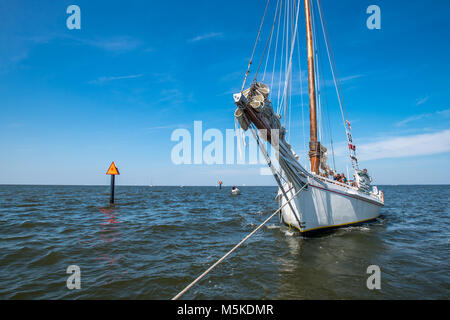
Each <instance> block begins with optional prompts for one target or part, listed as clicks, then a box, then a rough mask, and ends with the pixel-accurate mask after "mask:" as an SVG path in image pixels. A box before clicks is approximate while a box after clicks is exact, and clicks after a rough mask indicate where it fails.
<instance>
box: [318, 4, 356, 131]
mask: <svg viewBox="0 0 450 320" xmlns="http://www.w3.org/2000/svg"><path fill="white" fill-rule="evenodd" d="M317 3H318V7H319V15H320V22H321V24H322V31H323V34H324V38H325V46H326V48H327V54H328V61H329V63H330V67H331V73H332V75H333V81H334V85H335V88H336V94H337V97H338V101H339V107H340V108H341V114H342V121H343V124H344V128H345V132H346V133H347V132H348V131H347V124H346V123H345V118H346V112H345V113H344V109H343V101H342V99H341V94H340V91H341V90H340V85H338V83H337V80H336V75H337V74H335V70H334V67H333V65H334V64H333V62H334V56H333V54H331V56H330V47H329V44H328V31H327V28H326V25H325V23H324V20H323V17H322V9H321V5H320V1H319V0H317ZM332 58H333V59H332ZM332 61H333V62H332ZM344 108H345V106H344ZM347 140H348V135H347Z"/></svg>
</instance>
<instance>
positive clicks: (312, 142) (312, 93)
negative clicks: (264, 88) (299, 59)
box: [305, 0, 320, 174]
mask: <svg viewBox="0 0 450 320" xmlns="http://www.w3.org/2000/svg"><path fill="white" fill-rule="evenodd" d="M305 16H306V19H305V21H306V40H307V44H308V85H309V128H310V129H309V130H310V138H309V159H310V161H311V171H312V172H314V173H317V174H318V173H319V162H320V142H319V141H317V117H316V90H315V85H314V83H315V82H314V81H315V79H314V50H313V42H312V31H311V11H310V6H309V0H305Z"/></svg>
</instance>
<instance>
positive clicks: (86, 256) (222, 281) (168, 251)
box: [0, 186, 450, 299]
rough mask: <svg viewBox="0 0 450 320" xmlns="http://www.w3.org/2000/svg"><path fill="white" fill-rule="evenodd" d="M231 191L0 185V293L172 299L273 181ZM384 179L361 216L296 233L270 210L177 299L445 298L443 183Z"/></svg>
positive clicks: (231, 239) (228, 243)
mask: <svg viewBox="0 0 450 320" xmlns="http://www.w3.org/2000/svg"><path fill="white" fill-rule="evenodd" d="M240 189H241V191H242V194H241V196H239V197H233V196H231V195H230V192H229V190H228V189H227V188H223V190H219V189H218V188H215V187H195V188H194V187H184V188H178V187H152V188H150V187H122V186H118V187H117V189H116V204H115V205H114V206H106V204H107V203H108V200H109V197H108V190H109V188H108V186H105V187H98V186H96V187H94V186H79V187H76V186H0V203H1V205H0V239H2V240H1V243H2V250H1V251H0V298H1V299H94V298H97V299H123V298H130V299H169V298H171V297H172V296H173V295H175V294H176V293H177V292H179V291H180V290H181V289H183V288H184V287H185V286H186V285H187V284H188V283H190V282H191V281H192V280H193V279H195V278H196V277H197V276H198V275H199V274H200V273H202V272H203V271H204V270H205V269H206V268H207V267H208V266H210V265H211V264H212V263H214V262H215V261H216V260H217V259H218V258H220V257H221V256H222V255H223V254H225V253H226V252H227V251H228V250H230V249H231V248H232V247H233V246H234V245H235V244H236V243H238V242H239V241H240V240H241V239H242V238H243V237H244V236H245V235H247V234H248V233H249V232H251V231H252V230H253V229H254V228H255V227H256V226H257V225H259V224H260V223H261V222H262V221H263V220H264V219H265V218H266V217H267V216H268V215H269V214H271V213H272V212H273V211H275V210H276V209H277V205H276V202H275V200H273V199H274V197H275V195H276V192H277V189H276V188H274V187H242V188H240ZM382 189H383V190H384V191H385V200H386V206H385V207H384V208H383V209H382V214H383V215H384V217H382V218H380V219H379V220H378V221H377V222H375V223H372V224H369V225H364V226H358V227H350V228H345V229H339V230H337V231H334V232H331V233H328V234H325V235H323V236H321V237H316V238H307V239H303V238H301V237H299V236H298V234H297V233H295V232H294V231H293V230H289V228H288V227H285V226H280V224H279V222H278V219H277V218H274V219H273V220H272V221H271V222H269V224H268V225H267V226H265V227H264V228H262V229H261V230H260V231H258V232H257V233H256V234H255V235H254V236H252V237H251V238H250V239H249V240H248V242H246V243H245V244H244V245H243V246H242V247H240V248H239V250H237V251H236V252H235V253H233V254H232V255H231V256H230V257H229V258H228V259H227V260H225V262H224V263H223V264H221V265H219V266H218V267H217V268H216V269H214V271H213V272H211V273H210V274H209V275H208V277H207V278H206V279H204V280H203V281H201V282H200V283H199V284H198V285H196V286H195V287H194V288H193V289H192V290H191V291H189V292H188V293H187V294H186V295H185V296H184V298H186V299H392V298H399V299H418V298H419V299H421V298H444V299H448V296H449V293H450V285H449V284H450V278H449V274H450V272H449V271H450V270H449V265H450V255H449V245H448V243H449V242H448V241H449V240H448V239H449V230H450V229H449V228H450V227H449V226H450V221H449V220H450V212H449V207H448V199H449V196H450V187H449V186H395V187H389V186H386V187H383V188H382ZM72 264H75V265H78V266H80V268H81V290H68V289H67V287H66V280H67V277H68V275H67V274H66V273H65V271H66V268H67V266H69V265H72ZM369 265H378V266H380V268H381V274H382V275H381V290H373V291H372V290H368V289H367V287H366V280H367V277H368V276H369V275H368V274H367V273H366V271H367V267H368V266H369Z"/></svg>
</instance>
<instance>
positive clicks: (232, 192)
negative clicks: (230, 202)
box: [231, 187, 241, 196]
mask: <svg viewBox="0 0 450 320" xmlns="http://www.w3.org/2000/svg"><path fill="white" fill-rule="evenodd" d="M231 194H232V195H236V196H237V195H239V194H241V190H239V189H238V188H236V187H233V188H231Z"/></svg>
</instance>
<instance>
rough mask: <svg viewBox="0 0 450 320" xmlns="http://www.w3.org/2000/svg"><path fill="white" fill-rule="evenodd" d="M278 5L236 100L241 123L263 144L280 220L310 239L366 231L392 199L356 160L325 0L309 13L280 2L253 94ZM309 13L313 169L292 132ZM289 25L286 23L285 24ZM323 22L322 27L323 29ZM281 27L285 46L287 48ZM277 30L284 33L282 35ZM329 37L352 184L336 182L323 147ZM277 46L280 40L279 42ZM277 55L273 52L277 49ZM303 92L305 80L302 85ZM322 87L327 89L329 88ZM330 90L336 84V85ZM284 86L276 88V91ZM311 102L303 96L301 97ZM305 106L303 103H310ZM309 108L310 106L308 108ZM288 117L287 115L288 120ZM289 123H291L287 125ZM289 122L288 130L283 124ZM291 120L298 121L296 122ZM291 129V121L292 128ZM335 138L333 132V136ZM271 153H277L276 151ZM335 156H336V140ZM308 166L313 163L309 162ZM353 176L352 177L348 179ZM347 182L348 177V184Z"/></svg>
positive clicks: (293, 2) (287, 0)
mask: <svg viewBox="0 0 450 320" xmlns="http://www.w3.org/2000/svg"><path fill="white" fill-rule="evenodd" d="M269 3H270V0H268V2H267V4H266V7H265V11H264V15H263V18H262V21H261V25H260V28H259V31H258V35H257V38H256V41H255V45H254V47H253V53H252V56H251V58H250V61H249V64H248V68H247V72H246V73H245V77H244V82H243V85H242V88H241V91H240V92H238V93H236V94H234V95H233V99H234V102H235V104H236V106H237V109H236V111H235V114H234V115H235V118H236V122H237V123H238V126H239V127H240V130H244V131H247V130H249V131H251V133H252V135H253V138H254V139H256V141H257V143H258V146H259V148H260V151H261V153H262V154H263V155H264V157H265V159H266V161H267V164H268V166H269V168H270V169H271V172H272V174H273V176H274V178H275V181H276V182H277V185H278V194H277V197H276V199H277V201H278V204H279V205H280V206H282V210H281V211H280V220H281V221H282V222H283V223H284V224H286V225H288V226H290V227H294V228H296V229H297V230H298V231H299V232H300V233H301V234H302V235H305V236H308V235H311V234H314V233H317V232H322V231H324V230H329V229H332V228H337V227H343V226H349V225H355V224H360V223H366V222H369V221H373V220H375V219H377V218H378V217H379V215H380V209H381V208H382V207H383V206H384V194H383V192H382V191H381V190H378V188H377V187H376V186H372V185H371V181H372V179H371V177H370V176H369V174H368V172H367V170H366V169H363V170H361V169H360V167H359V163H358V159H357V157H356V146H355V144H354V143H353V139H352V134H351V124H350V121H349V120H348V117H347V115H346V111H345V105H344V103H343V99H342V90H341V85H340V80H339V77H338V75H337V71H336V65H335V62H334V55H333V53H332V51H331V46H330V42H329V39H328V31H327V28H326V24H325V21H324V19H323V18H324V17H323V11H322V6H321V3H320V0H315V1H314V0H304V8H301V3H302V1H301V0H278V2H277V5H276V9H275V14H274V19H273V24H272V27H271V31H270V35H269V36H268V38H267V41H266V44H265V47H264V50H263V53H262V57H261V60H260V63H259V66H258V69H257V71H256V75H255V78H254V80H253V82H252V83H251V84H250V86H249V87H248V88H246V86H245V85H246V81H247V78H248V75H249V73H250V68H251V66H252V63H253V58H254V54H255V49H256V47H257V45H258V43H264V42H263V41H261V32H262V27H263V24H264V20H265V17H266V16H267V13H268V8H269ZM303 9H304V12H305V25H306V28H305V29H306V30H305V31H306V45H307V46H306V47H307V50H306V51H307V65H308V77H307V78H308V97H309V127H310V128H309V129H310V135H309V146H308V147H309V148H307V147H306V143H305V149H306V150H307V151H308V152H307V155H306V152H305V160H306V159H307V158H308V157H309V168H307V165H306V164H305V165H302V164H301V163H300V161H301V158H300V156H299V155H298V154H297V153H296V152H295V151H294V150H293V147H292V146H291V145H290V144H289V143H288V140H289V138H290V136H291V133H290V132H289V131H288V128H287V124H288V121H287V120H288V118H289V115H290V112H291V109H292V108H295V103H293V102H292V101H293V99H292V93H293V92H294V93H295V87H294V86H295V85H296V82H295V81H294V79H293V69H294V66H293V61H294V60H296V59H293V53H294V51H296V52H297V55H298V62H299V64H301V59H300V55H301V53H300V51H301V50H300V48H301V47H300V45H299V43H300V41H299V38H300V37H299V33H300V32H298V29H300V28H299V16H300V12H301V11H303ZM282 17H284V20H283V21H281V20H282ZM319 21H320V25H319V24H318V22H319ZM280 26H281V29H282V40H281V42H279V38H281V37H279V35H280ZM275 30H277V31H275ZM320 30H321V31H322V34H323V37H322V39H323V41H324V42H325V47H326V53H327V58H328V63H329V65H330V69H331V75H332V77H333V82H332V83H333V85H334V87H335V89H336V90H335V91H336V94H337V102H338V103H336V104H338V105H339V107H340V111H341V115H342V121H343V126H344V131H345V136H346V139H347V145H348V148H349V158H350V161H351V164H352V168H353V177H354V179H353V180H352V181H349V182H346V181H345V179H341V180H336V179H335V177H336V176H337V173H336V168H332V167H331V166H330V164H328V155H329V151H328V148H327V147H326V146H325V143H322V142H321V140H320V137H323V134H322V131H321V127H320V126H318V121H319V124H321V125H322V126H324V122H325V121H324V117H323V116H322V113H324V110H326V107H324V105H325V102H324V100H325V98H324V96H323V95H322V90H321V88H323V83H324V82H326V81H323V79H321V75H322V74H321V73H320V72H319V65H320V66H321V64H320V63H319V62H318V59H319V54H318V51H317V47H318V46H319V45H318V42H319V40H320V38H319V31H320ZM274 39H276V40H274ZM271 48H272V49H274V50H272V49H271ZM280 48H281V58H280V59H279V61H280V63H279V64H277V52H278V51H277V49H278V50H279V49H280ZM270 54H272V56H273V57H274V58H273V70H275V68H276V67H277V66H278V67H279V69H281V70H280V71H279V80H278V83H279V84H282V85H279V86H278V88H277V89H278V95H275V93H274V91H271V87H272V88H273V87H275V85H274V76H275V74H276V73H275V72H272V80H271V85H270V86H269V85H268V84H267V83H265V81H264V78H265V77H266V69H267V65H268V61H269V56H270ZM265 55H267V57H266V63H265V69H264V76H263V77H262V79H263V80H260V79H259V78H258V72H259V70H260V68H261V66H262V65H263V61H264V60H263V58H264V57H265ZM299 68H300V69H299V71H300V72H299V74H300V78H301V77H302V70H301V65H300V66H299ZM300 80H301V81H300V86H299V87H300V90H301V88H302V81H303V80H302V79H300ZM321 83H322V85H321ZM327 83H330V81H328V82H327ZM275 84H276V83H275ZM300 96H301V97H302V96H303V95H302V94H301V95H300ZM302 98H303V97H302ZM272 100H273V101H275V100H277V110H276V111H275V110H274V106H273V104H272ZM302 101H303V100H302ZM283 111H284V115H283ZM283 117H284V119H283ZM282 120H284V124H282ZM289 120H290V119H289ZM289 122H290V121H289ZM330 131H331V130H330ZM268 145H270V146H268ZM266 146H268V147H270V148H274V150H276V152H275V154H276V159H273V157H272V158H271V157H270V156H269V152H268V147H266ZM331 146H332V153H333V154H334V150H333V145H332V140H331ZM305 162H307V160H306V161H305ZM347 175H348V174H347ZM342 177H343V174H342V176H341V177H340V178H342Z"/></svg>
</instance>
